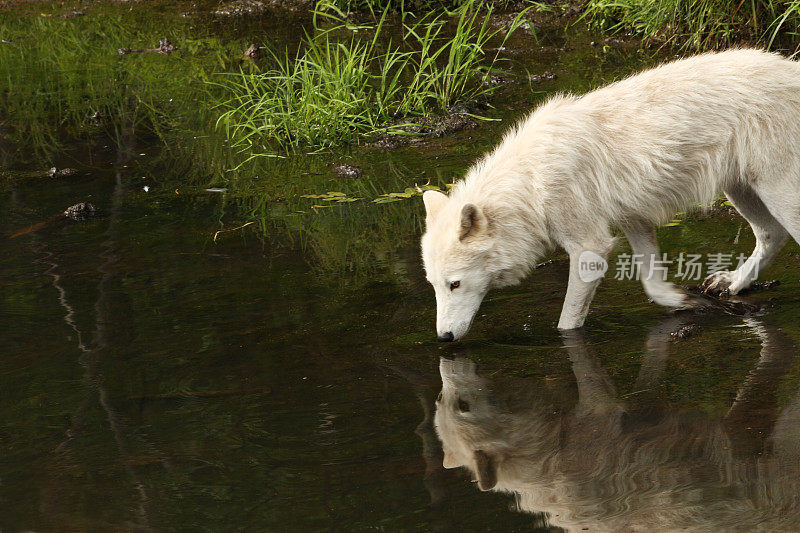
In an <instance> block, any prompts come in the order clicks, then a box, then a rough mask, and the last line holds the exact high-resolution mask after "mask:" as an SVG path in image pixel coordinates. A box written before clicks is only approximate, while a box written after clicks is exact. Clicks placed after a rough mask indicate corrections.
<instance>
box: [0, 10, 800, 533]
mask: <svg viewBox="0 0 800 533" xmlns="http://www.w3.org/2000/svg"><path fill="white" fill-rule="evenodd" d="M178 11H179V10H178V9H177V8H176V9H173V11H169V10H166V14H163V13H162V15H163V16H164V17H165V19H166V20H169V21H172V20H173V19H175V20H183V19H179V18H178ZM92 16H94V15H93V14H92V13H91V12H90V13H89V14H87V17H92ZM170 17H172V18H170ZM122 20H123V21H124V20H125V19H124V18H123V19H122ZM190 22H191V25H192V27H193V31H198V32H205V31H208V32H212V33H214V34H216V35H217V36H218V37H219V38H220V39H221V40H222V41H223V42H227V40H226V39H227V38H228V37H229V38H230V39H240V41H236V43H235V46H234V45H231V48H232V49H233V48H236V49H237V50H238V49H239V47H240V46H239V45H240V44H241V43H243V42H244V41H246V40H248V39H249V36H250V35H253V34H264V33H266V34H269V35H278V36H281V35H283V37H282V38H285V39H286V40H291V39H292V38H294V37H292V35H296V33H297V31H296V30H297V28H296V27H292V28H294V29H291V28H289V26H288V25H287V24H286V23H281V20H279V19H275V18H274V17H273V18H269V17H265V18H263V19H258V20H255V21H252V20H251V21H248V22H247V23H244V22H238V23H237V24H232V25H229V26H228V25H226V24H224V23H220V22H219V21H216V22H215V21H213V20H210V21H207V19H206V18H204V17H203V16H201V15H197V16H196V18H194V19H190ZM276 22H277V24H276ZM82 23H83V22H82ZM172 23H173V22H169V24H172ZM180 24H183V23H182V22H181V23H180ZM276 27H282V28H283V29H284V31H285V33H283V34H275V33H274V31H275V30H274V28H276ZM287 28H289V29H287ZM248 32H250V33H248ZM589 40H591V37H590V36H587V35H583V34H581V33H578V34H577V35H574V36H573V35H569V36H564V35H563V34H562V33H561V32H560V31H559V30H557V29H554V27H545V28H544V30H543V33H542V36H541V42H540V43H539V44H538V45H536V44H532V43H529V44H528V45H529V46H530V51H529V52H521V53H517V54H514V60H515V61H517V67H516V68H517V69H518V70H524V69H525V68H527V69H528V70H530V71H531V73H538V72H542V71H544V70H551V71H555V72H557V73H558V75H559V78H558V80H556V81H555V82H548V83H542V84H540V85H534V86H532V89H533V91H532V90H531V87H529V86H527V85H526V84H517V85H515V86H513V87H512V88H510V89H508V90H506V92H504V93H501V97H499V98H498V99H497V101H496V104H497V105H498V110H497V111H496V112H495V116H497V117H499V118H504V120H503V121H501V122H499V123H490V124H485V125H483V126H481V127H480V128H478V129H476V130H470V131H467V132H465V133H461V134H458V135H456V136H454V137H450V138H445V139H441V140H431V141H428V142H426V143H424V144H422V145H418V146H417V145H415V146H412V147H406V148H400V149H398V150H396V151H392V152H384V151H380V150H375V149H348V150H346V151H345V150H343V151H342V152H340V153H334V154H328V155H322V156H313V157H305V156H296V157H292V158H289V159H285V160H279V161H275V162H267V163H262V164H261V165H262V166H260V167H258V169H257V175H258V176H259V178H258V179H255V178H254V176H255V175H256V171H255V170H254V171H252V172H251V173H250V174H248V175H242V174H235V175H234V174H233V173H229V172H227V170H226V169H225V165H226V161H225V160H224V159H213V157H216V156H213V154H212V155H208V154H206V155H198V156H197V159H195V160H191V159H189V160H188V161H187V159H186V157H187V156H186V153H187V152H186V151H183V152H181V151H177V152H176V151H171V150H169V149H167V148H165V141H164V139H163V138H159V137H157V136H154V135H153V134H152V132H146V133H140V132H138V130H137V129H136V128H135V127H134V126H132V125H131V124H120V125H119V126H120V127H119V129H120V130H121V132H122V133H121V134H119V135H118V136H116V137H114V136H111V137H107V136H106V135H104V134H101V133H98V132H89V133H87V132H86V131H80V132H74V131H65V132H62V133H61V134H59V135H58V136H56V138H55V140H53V139H51V140H52V141H53V142H52V143H51V144H49V145H48V146H47V149H46V150H44V152H42V151H40V150H41V146H33V145H30V144H25V143H24V142H23V140H20V139H19V137H18V136H11V137H12V138H11V140H9V139H6V140H7V141H8V143H7V144H5V145H4V147H3V154H2V160H3V161H5V162H6V163H5V164H4V166H3V168H2V170H3V172H4V178H3V181H2V182H0V213H1V215H0V232H2V237H0V272H2V275H0V294H2V303H1V304H0V320H2V324H3V325H4V327H3V329H2V332H0V354H2V355H0V391H1V392H2V396H0V399H1V400H2V401H1V402H0V531H3V532H6V531H10V532H14V531H151V530H152V531H170V530H178V531H199V530H200V531H228V530H245V531H287V530H292V531H294V530H296V531H304V530H341V531H352V530H357V531H362V530H382V531H401V530H424V531H427V530H436V531H454V530H462V531H551V530H554V529H553V528H555V527H556V526H562V527H565V528H569V529H571V530H577V531H581V530H588V531H671V530H684V529H685V530H689V531H751V530H763V531H796V530H798V529H800V495H799V494H798V491H797V482H796V480H797V479H798V476H799V475H800V448H799V447H798V446H799V445H798V442H800V440H799V439H800V403H799V402H800V397H799V396H798V392H800V362H798V357H797V354H798V343H800V324H799V323H798V315H799V314H800V281H799V278H800V269H798V258H797V254H798V251H799V250H798V246H797V244H795V243H792V244H791V245H789V246H787V248H786V249H785V250H784V251H783V252H782V253H781V255H780V257H779V258H778V260H777V261H776V263H775V264H774V265H773V266H772V267H771V268H770V269H769V270H767V271H766V272H765V273H764V274H763V278H764V279H778V280H780V281H781V282H782V284H781V285H779V286H777V287H775V288H772V289H770V290H768V291H764V292H759V293H755V294H753V295H752V296H747V297H744V300H745V302H746V303H747V304H748V306H749V307H748V309H750V310H751V312H750V313H749V314H748V315H746V316H737V315H732V314H726V313H723V312H708V313H706V314H702V315H681V316H678V317H672V316H670V315H668V314H667V313H666V312H665V311H664V310H663V309H661V308H658V307H656V306H654V305H652V304H649V303H648V302H647V299H646V297H645V295H644V293H643V291H642V290H641V287H640V286H639V284H638V283H637V282H634V281H617V280H608V281H607V282H606V283H604V284H603V286H602V287H601V289H600V290H599V292H598V295H597V297H596V299H595V301H594V304H593V307H592V311H591V313H590V315H589V319H588V321H587V325H586V328H585V332H584V336H583V337H577V338H575V337H568V338H563V339H562V338H561V336H559V334H558V332H557V331H556V329H555V323H556V321H557V319H558V314H559V311H560V305H561V301H562V298H563V294H564V291H565V288H566V277H567V264H566V261H565V258H564V257H563V256H561V255H558V254H557V255H555V256H554V259H555V261H554V263H553V264H551V265H549V266H546V267H543V268H541V269H539V270H537V271H535V272H534V273H533V274H532V275H531V276H530V277H529V279H528V280H527V281H525V282H524V283H523V284H522V285H520V286H519V287H516V288H513V289H509V290H504V291H501V292H495V293H493V294H491V295H490V297H489V298H488V299H487V301H486V302H485V303H484V305H483V307H482V309H481V312H480V315H479V317H478V318H477V319H476V322H475V324H474V326H473V329H472V331H471V332H470V334H469V336H468V337H467V339H466V340H465V341H464V342H461V343H457V344H455V345H452V346H442V345H439V344H438V343H436V342H435V338H434V319H435V308H434V300H433V293H432V290H431V289H430V287H429V286H428V285H427V282H426V281H425V279H424V275H423V272H422V270H421V265H420V260H419V253H418V245H417V240H418V238H419V233H420V230H421V224H422V219H421V218H420V214H421V213H420V210H421V206H420V205H419V204H420V203H421V202H419V199H418V198H412V199H410V200H408V201H404V202H397V203H392V204H386V205H373V204H371V203H370V202H369V201H368V199H369V198H372V197H375V196H377V195H378V194H382V193H385V192H391V191H398V190H403V188H405V187H408V186H411V185H413V184H414V183H424V182H426V181H427V180H429V179H430V180H431V182H432V183H439V184H442V185H443V184H444V183H445V182H447V181H450V180H451V179H452V178H453V177H455V176H457V175H458V174H459V173H460V172H462V171H463V170H464V169H465V168H466V167H467V166H468V165H469V164H470V163H471V162H472V161H473V160H474V159H475V158H476V157H477V156H479V155H480V154H481V153H482V152H483V151H485V150H486V149H487V148H488V147H490V146H491V145H492V144H493V143H494V142H496V139H497V135H498V133H499V132H500V131H502V129H503V128H504V127H506V126H507V125H508V124H509V118H510V117H514V116H519V115H520V114H522V113H524V111H525V110H526V109H528V108H529V107H530V106H532V105H533V104H534V103H535V102H537V101H539V100H541V98H543V97H544V96H545V95H546V94H548V93H552V92H555V91H558V90H578V91H581V90H586V89H588V88H590V87H592V86H596V85H598V84H600V83H602V82H603V81H607V80H611V79H614V78H615V77H618V76H620V75H623V74H625V73H627V72H634V71H636V70H637V69H638V68H640V67H642V66H644V65H645V64H649V63H650V62H651V61H652V59H649V58H648V57H647V56H646V55H644V54H641V53H638V52H637V51H636V49H635V48H636V47H635V46H634V47H627V48H626V47H616V48H614V49H611V50H607V51H603V50H602V45H601V46H600V47H590V46H588V41H589ZM148 42H149V41H148ZM562 48H563V49H562ZM1 50H2V49H0V51H1ZM112 52H113V50H112ZM157 60H159V59H158V58H156V59H154V61H157ZM0 61H1V60H0ZM143 61H144V60H143ZM148 61H149V60H148ZM43 98H44V97H43ZM6 126H9V124H6ZM10 126H12V127H13V126H15V127H16V128H17V129H21V125H20V124H16V123H15V124H11V125H10ZM199 142H200V141H198V143H199ZM37 150H38V151H37ZM210 160H211V161H213V162H214V164H213V165H211V164H210V163H207V161H210ZM341 161H346V162H349V163H353V164H357V165H359V166H360V167H362V168H363V169H364V177H363V178H361V179H360V180H356V181H343V180H342V178H337V177H335V176H334V174H333V173H332V170H331V168H330V164H331V163H333V162H341ZM53 165H55V166H57V167H58V168H63V167H65V166H69V167H73V168H76V169H77V171H78V173H77V175H76V176H74V177H70V178H65V179H61V180H53V179H51V178H47V177H35V176H34V177H32V176H31V173H32V172H39V171H41V170H46V169H47V168H49V167H50V166H53ZM186 175H191V176H194V181H191V182H188V183H187V180H186ZM228 175H231V176H232V177H230V178H224V176H228ZM226 179H229V181H225V180H226ZM276 182H280V186H276ZM206 184H214V185H222V186H227V187H228V188H229V191H228V192H227V193H215V192H207V191H205V190H204V189H205V185H206ZM144 186H148V188H149V190H148V192H145V191H144V189H143V188H144ZM327 190H344V191H346V192H348V193H351V194H359V195H363V196H365V197H367V201H362V202H357V203H354V204H352V205H348V206H336V207H325V208H317V209H313V208H312V207H311V206H312V205H313V202H312V201H310V200H306V199H301V198H298V197H297V195H299V194H302V193H309V192H312V193H313V192H324V191H327ZM78 201H90V202H92V203H94V204H96V205H97V206H98V207H99V208H100V209H101V210H102V212H103V217H101V218H99V219H96V220H91V221H87V222H83V223H60V222H58V223H56V222H50V223H47V224H45V225H44V226H43V227H41V228H39V229H36V230H31V231H29V232H27V233H25V234H24V235H21V236H19V237H16V238H13V239H10V238H8V236H9V235H11V234H14V233H16V232H19V231H20V230H23V229H24V228H30V227H31V226H33V225H35V224H37V223H39V222H41V221H44V220H47V219H48V218H49V217H51V216H52V215H54V214H56V213H59V212H60V211H62V210H63V209H64V208H65V207H67V206H69V205H71V204H74V203H76V202H78ZM250 221H253V222H255V223H254V224H252V225H250V226H247V227H245V228H242V229H238V230H235V231H228V232H225V233H220V234H218V235H217V239H216V241H215V240H214V235H215V233H216V232H218V231H219V230H223V229H224V230H227V229H233V228H236V227H238V226H241V225H242V224H245V223H247V222H250ZM659 238H660V242H661V244H662V248H663V249H664V251H666V252H668V253H669V254H670V255H677V254H678V253H680V252H687V253H689V252H691V253H701V254H705V253H712V252H726V253H734V254H738V253H747V252H749V251H750V249H751V248H752V246H753V237H752V233H751V232H750V230H749V228H748V227H747V226H746V224H745V225H744V226H743V222H742V220H741V219H740V218H738V217H737V216H735V215H731V214H729V213H725V212H716V213H714V214H712V215H710V216H702V217H701V216H690V217H689V218H688V219H686V220H684V221H683V222H682V223H681V224H679V225H677V226H672V227H665V228H662V229H661V230H659ZM626 251H629V250H628V248H627V245H626V244H625V243H624V241H622V242H621V244H620V245H619V247H618V252H620V253H624V252H626ZM686 324H694V325H696V326H698V328H696V330H695V333H694V334H693V335H691V336H690V337H689V338H687V339H685V340H677V339H675V338H674V337H673V336H671V335H670V333H671V332H674V331H676V330H677V329H678V328H680V327H681V326H684V325H686ZM440 361H441V363H440ZM440 364H441V369H440ZM440 370H441V373H440ZM442 376H444V377H445V378H446V380H447V381H446V385H447V386H445V387H444V390H442V389H443V382H442ZM440 392H442V395H441V397H440V400H439V401H438V402H437V396H438V395H439V393H440ZM465 403H466V404H467V405H468V406H469V407H468V409H469V414H468V415H465V413H463V412H462V411H464V409H463V407H464V404H465ZM459 406H460V407H459ZM437 410H438V421H439V424H440V425H441V427H442V428H443V429H442V438H443V439H444V441H445V446H444V448H445V449H446V451H447V455H448V459H447V460H446V461H445V455H444V451H443V445H442V440H441V439H440V437H439V436H438V435H437V433H436V429H435V427H434V415H435V414H436V413H437ZM476 450H481V451H482V452H483V453H485V454H486V455H487V456H488V457H489V458H490V461H491V465H492V471H493V472H494V473H495V477H496V482H497V484H496V485H495V490H494V491H488V492H482V491H480V490H479V488H478V486H477V485H476V484H475V483H472V482H471V481H472V479H473V477H474V476H475V473H474V472H470V471H469V469H465V468H453V469H445V468H443V461H444V462H447V463H448V466H452V465H455V464H462V463H463V464H468V465H474V464H475V463H474V462H473V461H474V460H475V456H474V452H475V451H476ZM500 489H503V490H500ZM587 528H588V529H587ZM555 530H557V529H555Z"/></svg>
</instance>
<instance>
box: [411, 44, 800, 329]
mask: <svg viewBox="0 0 800 533" xmlns="http://www.w3.org/2000/svg"><path fill="white" fill-rule="evenodd" d="M719 191H724V193H725V194H726V195H727V197H728V199H729V200H730V201H731V202H732V203H733V205H734V206H735V207H736V209H737V210H738V211H739V212H740V213H741V214H742V216H743V217H744V218H745V219H747V221H748V222H749V223H750V225H751V226H752V228H753V232H754V234H755V237H756V246H755V250H754V251H753V254H752V255H751V257H750V258H749V259H748V260H747V261H746V262H744V263H743V264H742V265H741V266H740V267H739V268H737V269H736V270H735V271H732V272H718V273H716V274H714V275H712V276H710V277H709V278H707V279H706V280H705V281H704V286H705V288H706V289H707V290H708V291H709V292H719V291H722V290H727V291H729V292H730V294H736V293H738V292H739V291H740V290H742V289H744V288H746V287H748V286H749V285H750V283H751V282H752V278H753V274H754V273H757V269H759V268H760V269H763V268H765V267H766V266H767V265H768V264H769V263H770V262H771V261H772V259H773V258H774V257H775V255H776V254H777V253H778V251H779V250H780V249H781V248H782V247H783V245H784V244H785V243H786V241H787V240H788V238H789V235H791V236H792V237H793V238H794V239H795V240H796V241H798V242H800V66H798V64H797V63H795V62H794V61H790V60H788V59H784V58H782V57H780V56H779V55H775V54H769V53H766V52H762V51H758V50H746V49H744V50H731V51H726V52H721V53H709V54H703V55H698V56H695V57H691V58H688V59H683V60H679V61H675V62H672V63H668V64H665V65H662V66H660V67H657V68H654V69H652V70H648V71H645V72H643V73H641V74H638V75H636V76H633V77H631V78H627V79H625V80H622V81H619V82H617V83H613V84H611V85H609V86H607V87H604V88H601V89H598V90H595V91H593V92H590V93H588V94H586V95H583V96H556V97H554V98H552V99H550V100H549V101H548V102H547V103H545V104H544V105H542V106H540V107H539V108H538V109H537V110H536V111H534V112H533V113H532V114H531V115H530V116H528V117H527V118H526V119H524V120H522V121H521V122H520V123H519V124H517V126H516V127H515V128H513V129H512V130H511V131H510V132H509V133H508V134H507V135H506V136H505V138H504V139H503V141H502V143H501V144H500V145H499V146H498V147H497V148H496V149H495V150H494V151H493V152H491V153H489V154H488V155H486V156H485V157H484V158H483V159H482V160H481V161H479V162H478V163H477V164H475V165H474V166H473V167H472V169H471V170H470V171H469V172H468V174H467V176H466V178H465V179H464V180H462V181H460V182H459V183H458V184H456V186H455V187H454V188H453V190H452V192H451V193H450V195H449V197H448V196H446V195H444V194H442V193H439V192H435V191H429V192H426V193H425V194H424V195H423V199H424V203H425V209H426V211H427V217H426V233H425V235H423V237H422V258H423V262H424V264H425V270H426V273H427V277H428V280H429V281H430V283H431V284H432V285H433V287H434V290H435V292H436V329H437V333H438V337H439V339H440V340H443V341H451V340H457V339H459V338H461V337H462V336H463V335H464V334H465V333H466V332H467V330H468V329H469V327H470V324H471V323H472V319H473V317H474V316H475V313H476V312H477V310H478V307H479V306H480V303H481V301H482V300H483V297H484V295H485V294H486V292H487V291H488V290H489V289H490V288H493V287H503V286H508V285H512V284H515V283H518V282H519V281H520V280H521V279H522V278H523V277H524V276H525V275H526V274H527V273H528V272H529V271H530V270H531V267H532V266H533V265H535V264H536V263H537V262H538V261H539V260H540V259H541V258H542V256H543V255H544V254H545V253H547V252H548V251H549V250H551V249H552V248H553V247H554V246H556V245H557V246H560V247H562V248H564V250H566V252H567V253H568V254H569V256H570V267H569V268H570V270H569V272H570V273H569V285H568V288H567V293H566V298H565V301H564V306H563V309H562V311H561V317H560V320H559V322H558V328H559V329H573V328H579V327H581V326H582V325H583V323H584V320H585V318H586V314H587V312H588V308H589V304H590V302H591V300H592V297H593V295H594V292H595V289H596V288H597V285H598V283H599V279H597V280H593V281H584V280H583V279H581V276H580V275H579V265H578V262H579V261H578V258H579V257H580V256H581V254H582V253H584V252H586V251H591V252H594V253H596V254H598V255H599V256H601V257H603V258H606V257H607V254H608V253H609V252H610V250H611V249H612V247H613V244H614V239H613V238H612V235H611V231H610V227H611V226H617V227H619V228H621V229H622V231H623V232H624V234H625V236H626V237H627V239H628V241H629V242H630V244H631V247H632V248H633V252H634V253H635V254H641V255H642V256H643V261H642V263H643V266H642V268H641V273H640V274H641V279H642V283H643V285H644V290H645V292H646V293H647V295H648V296H649V297H650V298H652V299H653V300H654V301H655V302H656V303H658V304H660V305H664V306H667V307H672V308H682V307H691V306H693V305H696V303H695V301H693V298H692V297H691V296H690V295H688V294H687V293H685V292H684V291H682V290H681V289H679V288H678V287H676V286H674V285H673V284H671V283H667V282H665V281H663V280H661V279H659V278H658V277H656V276H650V272H651V270H650V268H649V267H650V265H651V263H650V258H651V257H657V254H658V247H657V244H656V240H655V235H654V230H653V225H654V224H660V223H663V222H665V221H667V220H669V219H670V218H671V217H672V216H673V215H674V213H675V212H676V211H678V210H680V209H682V208H684V207H686V206H687V204H690V203H693V202H697V203H700V204H709V203H710V202H711V201H712V200H713V199H714V197H715V195H717V194H718V193H719Z"/></svg>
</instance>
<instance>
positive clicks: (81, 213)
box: [64, 202, 97, 222]
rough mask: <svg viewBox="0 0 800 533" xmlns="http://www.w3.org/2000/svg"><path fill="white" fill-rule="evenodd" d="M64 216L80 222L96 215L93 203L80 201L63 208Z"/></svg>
mask: <svg viewBox="0 0 800 533" xmlns="http://www.w3.org/2000/svg"><path fill="white" fill-rule="evenodd" d="M64 216H65V217H67V218H69V219H70V220H74V221H76V222H80V221H82V220H86V219H89V218H92V217H95V216H97V208H96V207H95V206H94V204H90V203H89V202H81V203H79V204H75V205H72V206H70V207H68V208H66V209H65V210H64Z"/></svg>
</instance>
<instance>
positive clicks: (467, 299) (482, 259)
mask: <svg viewBox="0 0 800 533" xmlns="http://www.w3.org/2000/svg"><path fill="white" fill-rule="evenodd" d="M422 198H423V200H424V202H425V210H426V212H427V216H426V222H425V225H426V231H425V235H423V236H422V261H423V263H424V264H425V272H426V274H427V278H428V281H429V282H430V283H431V285H433V290H434V292H435V293H436V332H437V335H438V338H439V340H440V341H454V340H458V339H460V338H461V337H463V336H464V335H465V334H466V333H467V330H469V326H470V324H472V319H473V318H474V317H475V313H477V312H478V308H479V307H480V305H481V301H482V300H483V297H484V296H485V295H486V292H487V291H488V290H489V289H490V288H491V286H492V285H493V284H494V277H495V276H494V275H493V273H492V272H491V270H490V267H489V264H490V258H491V256H492V252H493V248H494V240H493V238H492V235H491V229H490V225H489V220H488V219H487V217H486V214H485V213H484V210H483V209H482V208H481V207H480V206H477V205H475V204H472V203H461V202H458V201H456V200H454V199H449V198H448V197H447V196H446V195H444V194H442V193H440V192H438V191H427V192H425V194H424V195H423V196H422Z"/></svg>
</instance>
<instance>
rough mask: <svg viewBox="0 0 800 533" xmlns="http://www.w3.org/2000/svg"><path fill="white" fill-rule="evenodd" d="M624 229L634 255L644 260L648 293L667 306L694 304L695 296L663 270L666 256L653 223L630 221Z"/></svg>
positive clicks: (641, 269) (642, 267)
mask: <svg viewBox="0 0 800 533" xmlns="http://www.w3.org/2000/svg"><path fill="white" fill-rule="evenodd" d="M622 231H623V232H624V233H625V237H626V238H627V239H628V242H629V243H630V245H631V248H632V249H633V254H634V256H636V258H637V260H639V261H641V264H640V267H639V275H640V281H641V282H642V286H643V287H644V292H645V293H646V294H647V296H649V297H650V298H651V299H652V300H653V301H654V302H655V303H657V304H659V305H663V306H665V307H673V308H685V307H691V306H692V304H693V302H694V301H695V299H694V298H692V297H691V296H690V295H689V294H687V293H686V292H685V291H684V290H682V289H680V288H679V287H677V286H675V285H674V284H673V283H670V282H668V281H667V280H666V277H667V272H666V270H661V268H660V267H659V266H658V265H659V264H660V263H661V259H662V258H661V257H659V253H658V243H657V242H656V232H655V230H654V229H653V225H652V224H650V223H649V222H646V221H644V220H634V221H630V222H628V223H626V225H625V226H624V227H623V228H622Z"/></svg>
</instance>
